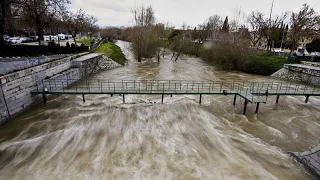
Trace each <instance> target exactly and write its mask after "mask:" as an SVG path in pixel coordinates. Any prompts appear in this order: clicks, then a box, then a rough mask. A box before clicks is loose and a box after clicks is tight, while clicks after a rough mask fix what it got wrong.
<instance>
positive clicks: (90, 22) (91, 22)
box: [85, 15, 99, 42]
mask: <svg viewBox="0 0 320 180" xmlns="http://www.w3.org/2000/svg"><path fill="white" fill-rule="evenodd" d="M85 21H86V24H87V25H86V26H87V30H88V32H89V33H90V42H92V35H93V33H95V32H97V31H98V29H99V27H98V25H97V22H98V18H97V17H95V16H92V15H87V16H86V18H85Z"/></svg>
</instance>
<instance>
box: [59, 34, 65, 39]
mask: <svg viewBox="0 0 320 180" xmlns="http://www.w3.org/2000/svg"><path fill="white" fill-rule="evenodd" d="M58 38H59V39H60V40H65V39H66V35H64V34H58Z"/></svg>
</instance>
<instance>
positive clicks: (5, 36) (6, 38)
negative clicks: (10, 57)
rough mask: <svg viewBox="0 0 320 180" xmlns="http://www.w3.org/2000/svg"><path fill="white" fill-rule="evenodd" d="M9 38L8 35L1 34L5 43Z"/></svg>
mask: <svg viewBox="0 0 320 180" xmlns="http://www.w3.org/2000/svg"><path fill="white" fill-rule="evenodd" d="M9 39H10V36H7V35H3V40H4V42H5V43H7V42H8V40H9Z"/></svg>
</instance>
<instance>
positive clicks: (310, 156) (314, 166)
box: [290, 145, 320, 179]
mask: <svg viewBox="0 0 320 180" xmlns="http://www.w3.org/2000/svg"><path fill="white" fill-rule="evenodd" d="M290 155H291V156H293V157H294V158H295V159H296V160H297V161H298V162H299V163H301V164H302V165H303V166H304V167H305V168H306V169H307V170H308V171H309V172H310V173H312V174H313V175H314V176H315V177H316V178H317V179H320V145H318V146H315V147H314V148H312V149H311V150H310V151H305V152H296V153H290Z"/></svg>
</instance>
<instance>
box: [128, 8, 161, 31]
mask: <svg viewBox="0 0 320 180" xmlns="http://www.w3.org/2000/svg"><path fill="white" fill-rule="evenodd" d="M132 14H133V16H134V20H135V23H136V26H151V25H153V24H154V23H155V21H156V18H155V16H154V11H153V9H152V7H151V6H149V7H147V8H145V7H143V6H141V7H140V8H136V9H134V10H132Z"/></svg>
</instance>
